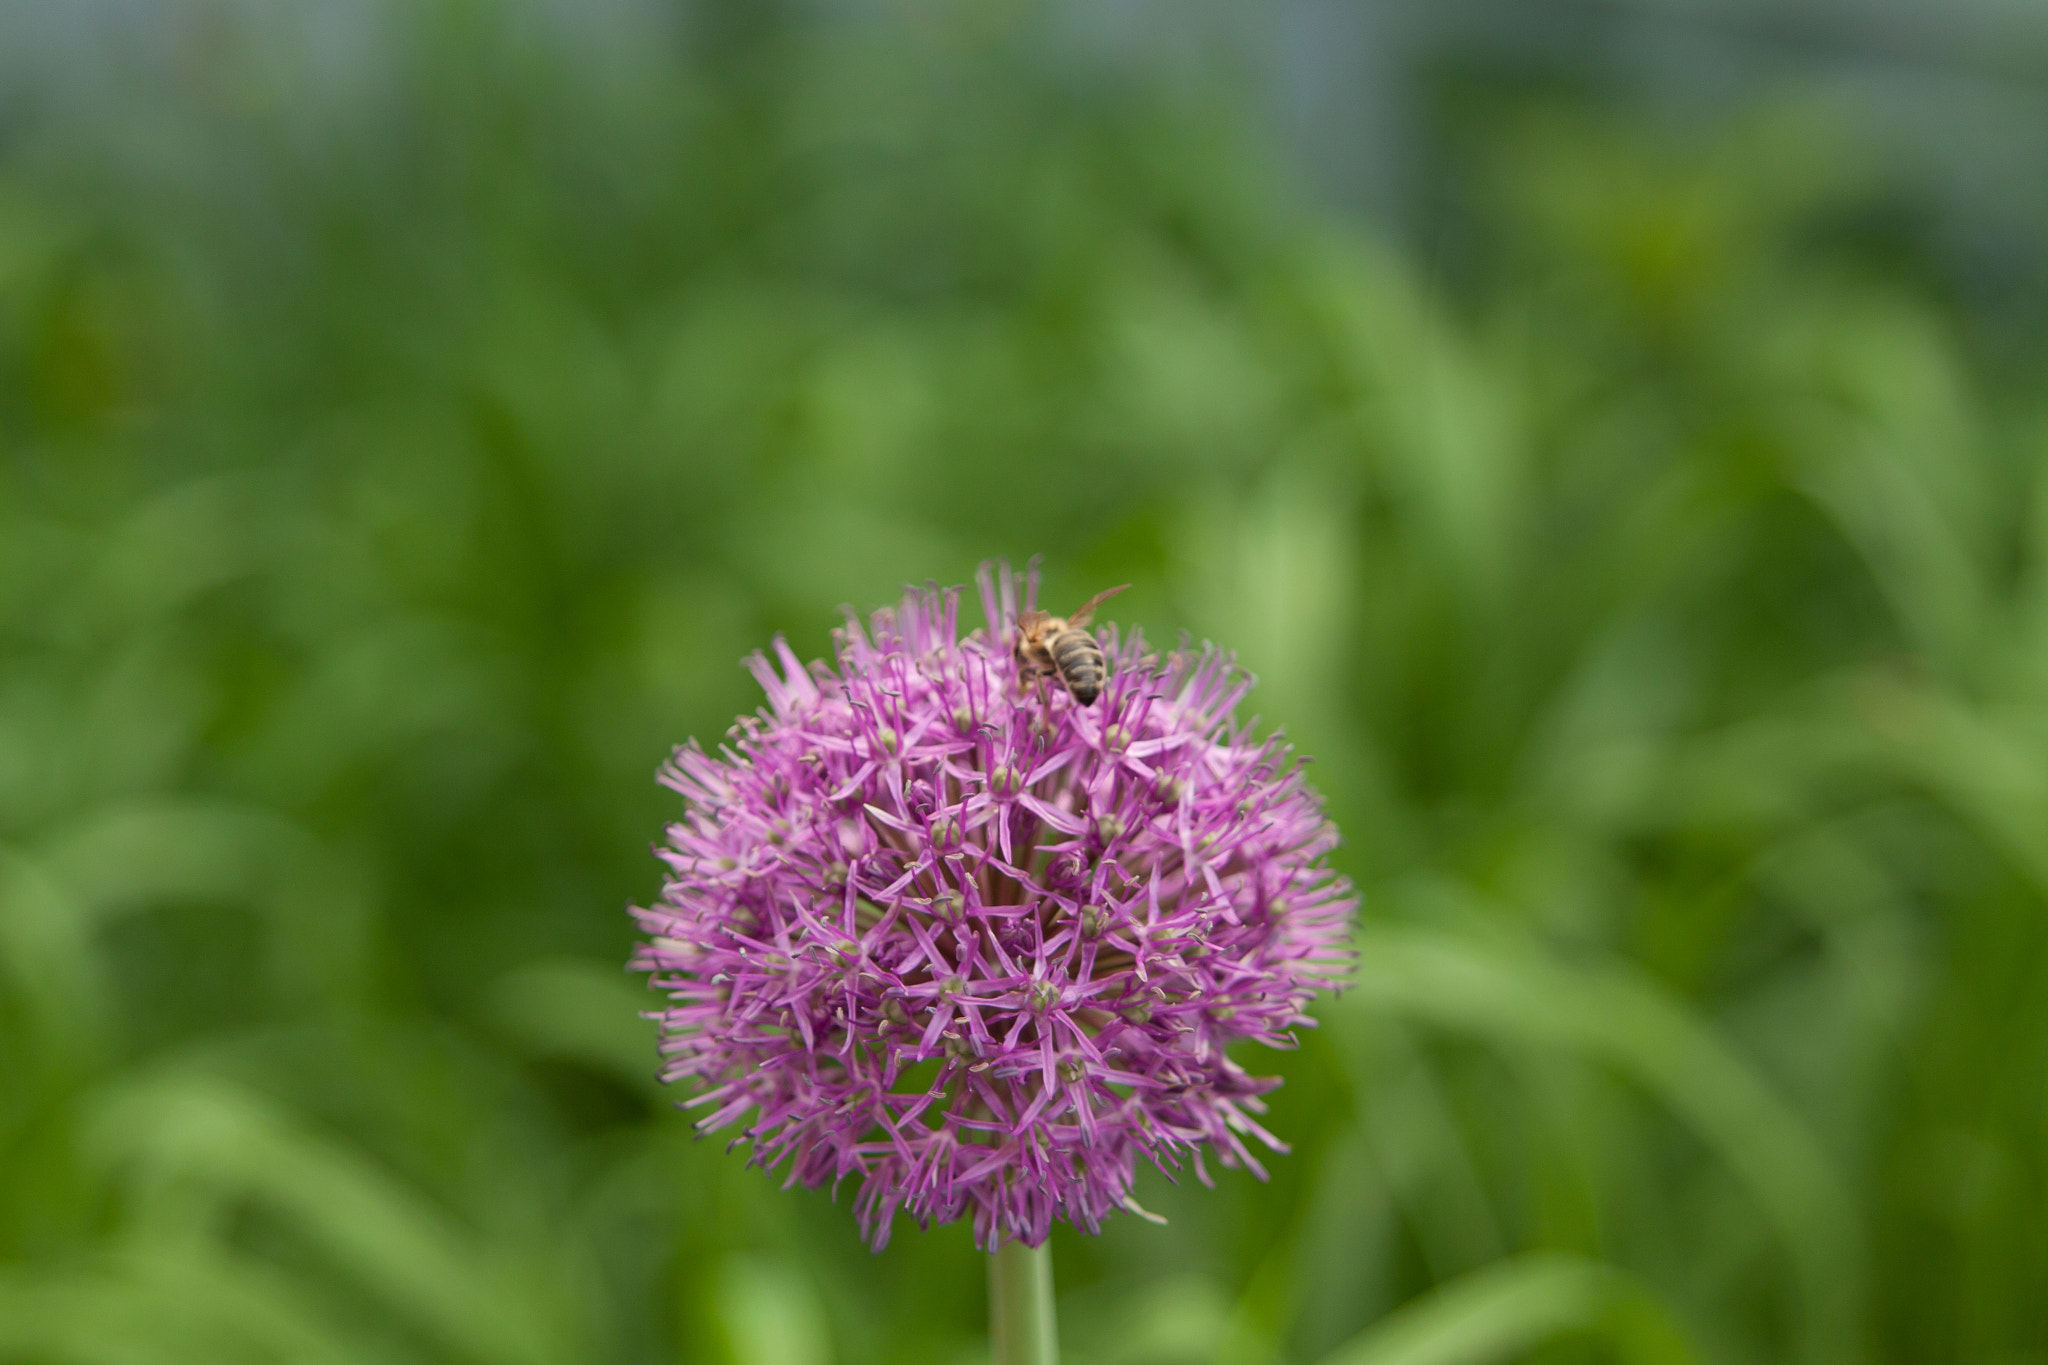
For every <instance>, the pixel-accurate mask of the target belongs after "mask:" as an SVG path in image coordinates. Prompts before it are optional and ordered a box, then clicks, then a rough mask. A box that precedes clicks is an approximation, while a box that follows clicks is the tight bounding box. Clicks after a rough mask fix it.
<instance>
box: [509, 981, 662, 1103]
mask: <svg viewBox="0 0 2048 1365" xmlns="http://www.w3.org/2000/svg"><path fill="white" fill-rule="evenodd" d="M662 1004H663V997H662V996H661V995H659V994H658V993H655V992H652V991H650V990H648V989H647V982H646V979H645V978H644V977H641V976H638V975H634V976H628V975H626V973H625V972H624V971H623V970H622V969H621V968H620V966H619V965H618V964H617V963H611V962H604V963H600V962H591V961H588V960H585V959H580V958H553V959H549V960H547V961H543V962H534V963H529V964H528V965H526V966H524V967H519V968H515V969H514V970H512V971H510V972H507V973H506V974H505V975H503V976H501V977H499V978H498V979H497V980H496V981H495V982H493V983H492V984H491V992H490V1016H491V1021H492V1022H493V1023H494V1024H496V1025H497V1026H498V1027H499V1028H501V1029H503V1030H504V1031H505V1032H506V1033H507V1034H509V1035H510V1036H512V1037H514V1038H516V1039H518V1040H519V1042H520V1044H521V1046H522V1047H524V1048H525V1049H526V1050H527V1051H529V1052H531V1053H532V1054H533V1055H535V1056H539V1057H559V1058H562V1059H564V1060H567V1061H574V1062H581V1063H582V1064H584V1065H585V1066H590V1067H594V1068H596V1069H597V1070H600V1071H603V1072H605V1073H607V1074H609V1075H611V1076H613V1077H614V1078H616V1079H618V1080H620V1081H623V1082H624V1083H625V1084H627V1085H630V1086H632V1087H633V1088H634V1089H636V1090H640V1091H643V1092H645V1093H647V1094H650V1095H662V1094H663V1093H664V1092H663V1090H662V1088H661V1085H660V1084H659V1082H658V1081H657V1079H656V1074H657V1072H658V1070H659V1061H660V1057H659V1054H658V1052H657V1050H656V1046H655V1039H656V1028H655V1025H654V1024H653V1023H652V1022H650V1021H649V1020H646V1019H643V1018H641V1017H640V1015H641V1013H642V1012H643V1011H647V1010H654V1009H659V1008H661V1006H662ZM669 1098H673V1096H669Z"/></svg>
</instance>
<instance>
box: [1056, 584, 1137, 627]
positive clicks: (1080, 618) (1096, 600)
mask: <svg viewBox="0 0 2048 1365" xmlns="http://www.w3.org/2000/svg"><path fill="white" fill-rule="evenodd" d="M1130 586H1131V585H1130V584H1128V583H1119V584H1117V585H1116V586H1115V587H1113V588H1104V589H1103V590H1102V591H1101V592H1099V593H1096V594H1095V596H1093V597H1091V598H1089V599H1088V600H1087V601H1086V602H1083V603H1082V604H1081V609H1080V610H1079V611H1077V612H1075V613H1074V614H1073V615H1072V616H1069V617H1068V618H1067V624H1068V625H1070V626H1085V625H1087V624H1088V621H1089V618H1090V617H1092V616H1094V615H1095V609H1096V608H1097V607H1099V606H1101V605H1102V604H1103V603H1104V602H1107V601H1108V600H1109V599H1110V598H1112V597H1114V596H1116V595H1117V594H1118V593H1120V592H1122V591H1123V590H1124V589H1125V588H1128V587H1130Z"/></svg>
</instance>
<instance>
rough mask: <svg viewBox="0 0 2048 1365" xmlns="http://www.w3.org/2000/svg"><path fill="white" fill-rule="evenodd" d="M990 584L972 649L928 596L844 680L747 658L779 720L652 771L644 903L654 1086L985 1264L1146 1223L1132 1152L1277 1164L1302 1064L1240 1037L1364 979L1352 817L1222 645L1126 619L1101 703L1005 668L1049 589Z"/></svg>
mask: <svg viewBox="0 0 2048 1365" xmlns="http://www.w3.org/2000/svg"><path fill="white" fill-rule="evenodd" d="M978 578H979V583H980V588H981V598H982V608H983V612H984V614H985V615H986V617H987V625H986V627H985V628H983V629H981V630H977V631H975V632H973V633H972V634H970V635H968V636H967V637H966V638H965V639H961V638H959V636H958V630H957V626H956V617H957V614H958V607H959V594H958V592H957V591H951V590H949V591H944V592H941V591H939V590H937V589H935V588H928V589H924V590H914V591H912V592H910V593H909V594H908V595H907V596H906V597H905V598H904V600H903V602H902V604H901V605H900V606H898V607H896V608H895V609H893V610H884V611H880V612H877V613H876V614H875V616H874V617H873V620H872V622H871V624H870V626H869V627H868V629H866V630H863V629H862V626H861V623H860V621H859V620H858V619H857V618H855V617H854V616H853V615H852V614H851V613H849V615H848V619H847V624H846V627H845V628H844V629H843V630H841V631H837V632H835V641H836V645H837V654H838V659H837V667H836V669H835V668H833V667H830V666H827V665H824V664H813V665H811V666H810V667H808V668H806V667H805V666H804V665H803V664H802V663H801V662H800V661H799V660H798V659H797V657H796V656H795V654H794V653H792V652H791V650H790V649H789V647H788V646H787V645H786V644H784V643H783V642H782V641H781V640H780V639H778V640H776V642H775V652H776V656H777V659H778V660H779V666H778V664H776V663H771V662H770V661H769V660H767V659H766V658H765V657H762V656H759V655H757V656H755V658H754V659H753V660H752V661H751V666H752V668H753V671H754V674H755V676H756V677H758V678H759V679H760V681H761V685H762V687H763V688H764V689H765V690H766V691H767V694H768V705H767V707H766V708H764V709H763V710H762V711H761V712H760V713H759V714H758V715H755V716H751V717H745V718H743V719H741V720H740V721H739V723H738V724H737V725H735V726H734V727H733V729H732V731H730V732H729V739H730V741H731V742H730V744H729V745H728V746H726V747H723V748H721V749H720V751H719V754H718V755H717V756H716V757H714V756H712V755H710V754H706V753H705V752H703V751H702V750H701V749H699V748H698V747H697V746H696V745H695V744H690V745H686V746H684V747H683V748H681V749H679V750H677V751H676V754H675V756H674V758H673V760H672V761H671V762H670V763H669V764H668V765H667V766H666V767H665V768H664V769H663V771H662V780H663V781H664V782H665V783H666V784H667V785H669V786H671V787H673V788H675V789H676V790H677V791H679V792H681V793H682V794H683V796H684V798H685V799H686V801H687V811H686V813H685V815H684V818H683V819H682V820H681V822H679V823H677V824H675V825H672V826H670V827H669V830H668V842H667V846H666V847H664V848H662V849H661V850H659V853H660V857H661V858H662V860H663V861H664V862H665V863H666V864H667V865H668V878H667V881H666V883H665V885H664V886H663V888H662V893H661V897H660V899H659V900H658V901H657V902H656V903H655V904H654V905H653V906H651V907H649V908H647V909H636V910H635V911H634V914H635V916H636V917H637V918H638V920H639V922H640V924H641V926H642V928H643V929H644V930H645V931H646V932H647V934H648V935H649V936H650V938H649V941H648V942H646V943H645V944H643V945H642V946H641V948H640V949H639V952H638V954H637V956H636V958H635V965H636V966H637V967H640V968H642V969H644V970H647V971H650V972H652V973H653V974H654V976H653V984H654V985H655V986H656V987H658V988H659V989H661V990H663V991H666V992H667V994H668V997H669V1002H670V1004H669V1008H668V1009H666V1010H665V1011H661V1012H659V1013H657V1014H656V1015H655V1016H654V1017H656V1018H658V1019H660V1021H661V1024H662V1033H663V1041H662V1050H663V1052H664V1054H665V1055H666V1057H667V1065H666V1067H665V1068H664V1072H663V1078H664V1079H666V1080H683V1081H689V1082H692V1083H694V1084H695V1086H696V1087H698V1093H696V1094H695V1095H694V1097H693V1098H691V1099H690V1100H689V1101H688V1102H687V1107H695V1108H702V1109H704V1110H706V1111H708V1112H706V1113H705V1114H704V1116H703V1117H702V1118H701V1119H700V1120H699V1122H698V1126H699V1128H700V1129H702V1130H706V1131H708V1130H712V1129H717V1128H723V1127H726V1126H727V1125H731V1124H736V1123H742V1122H744V1124H745V1127H744V1128H743V1130H742V1131H741V1133H740V1136H739V1137H738V1138H736V1139H735V1142H736V1143H737V1142H739V1141H742V1140H751V1141H752V1143H753V1154H752V1160H753V1162H754V1163H755V1164H759V1165H763V1166H769V1167H774V1166H777V1165H780V1164H781V1163H783V1162H787V1163H788V1182H787V1183H794V1182H797V1181H801V1182H803V1183H804V1184H805V1185H811V1186H815V1185H818V1184H820V1183H823V1182H825V1181H832V1182H834V1183H835V1185H836V1183H837V1182H839V1181H842V1180H844V1179H846V1178H848V1177H853V1178H855V1179H857V1180H858V1181H859V1182H860V1193H859V1197H858V1199H857V1200H856V1202H855V1209H856V1212H857V1214H858V1216H859V1219H860V1223H861V1228H862V1231H863V1233H864V1234H865V1235H866V1236H867V1237H869V1239H870V1240H871V1241H872V1242H873V1244H874V1246H875V1247H876V1248H877V1249H878V1250H879V1249H880V1248H881V1247H882V1246H883V1245H884V1244H886V1243H887V1241H888V1238H889V1230H890V1224H891V1222H892V1220H893V1218H894V1215H895V1213H896V1211H897V1210H898V1209H899V1208H901V1209H903V1210H905V1211H907V1212H908V1213H909V1214H910V1215H912V1216H913V1217H914V1218H915V1219H916V1220H917V1221H918V1222H919V1223H920V1224H921V1225H923V1226H926V1227H929V1226H930V1225H931V1224H933V1223H934V1222H947V1221H951V1220H953V1219H956V1218H960V1217H962V1216H965V1215H967V1214H970V1213H971V1214H972V1215H973V1218H974V1228H975V1238H976V1241H977V1243H979V1244H980V1245H982V1246H984V1247H986V1248H989V1249H991V1250H992V1249H994V1248H995V1247H996V1246H997V1245H998V1244H999V1243H1000V1242H1002V1241H1004V1240H1010V1239H1013V1240H1016V1241H1020V1242H1024V1243H1027V1244H1029V1245H1033V1246H1036V1245H1038V1244H1039V1243H1041V1242H1043V1241H1044V1240H1045V1237H1046V1234H1047V1232H1048V1231H1049V1230H1050V1228H1051V1224H1052V1221H1053V1219H1055V1218H1065V1219H1067V1220H1069V1221H1070V1222H1073V1223H1075V1224H1077V1225H1078V1226H1080V1227H1083V1228H1086V1229H1088V1230H1089V1231H1091V1232H1092V1231H1095V1230H1097V1229H1098V1228H1099V1227H1100V1225H1101V1222H1102V1219H1103V1218H1104V1217H1105V1216H1106V1215H1107V1214H1109V1213H1110V1212H1112V1211H1113V1210H1115V1209H1117V1208H1119V1207H1125V1208H1131V1209H1133V1210H1136V1211H1138V1212H1140V1213H1142V1212H1143V1211H1142V1210H1138V1209H1137V1206H1136V1205H1135V1204H1134V1203H1133V1202H1132V1199H1131V1182H1132V1179H1133V1177H1134V1175H1135V1172H1136V1166H1137V1161H1138V1158H1139V1157H1141V1156H1142V1157H1144V1158H1146V1159H1148V1160H1150V1161H1152V1162H1154V1163H1155V1164H1159V1165H1160V1166H1162V1167H1163V1168H1164V1169H1166V1170H1167V1171H1168V1173H1169V1174H1171V1173H1173V1172H1175V1171H1177V1170H1178V1169H1179V1167H1180V1165H1181V1162H1182V1161H1183V1160H1184V1159H1191V1160H1192V1163H1193V1165H1194V1169H1195V1173H1196V1175H1197V1176H1198V1177H1199V1178H1201V1179H1202V1180H1203V1181H1204V1183H1208V1181H1209V1174H1208V1171H1207V1170H1206V1169H1205V1167H1204V1165H1203V1150H1204V1148H1205V1147H1206V1148H1207V1149H1208V1150H1209V1151H1210V1152H1212V1153H1213V1154H1214V1156H1215V1157H1216V1158H1217V1159H1218V1160H1219V1161H1220V1162H1221V1163H1222V1164H1223V1165H1225V1166H1240V1165H1241V1166H1245V1167H1248V1168H1250V1169H1251V1170H1252V1171H1253V1172H1255V1173H1257V1174H1259V1175H1261V1176H1263V1175H1264V1171H1263V1170H1262V1169H1261V1168H1260V1166H1259V1163H1258V1161H1257V1160H1256V1158H1255V1157H1254V1156H1253V1154H1252V1151H1251V1149H1250V1147H1249V1146H1248V1144H1247V1142H1246V1139H1247V1138H1253V1139H1257V1141H1258V1142H1260V1143H1262V1144H1264V1145H1265V1146H1267V1147H1269V1148H1272V1149H1274V1150H1276V1151H1278V1150H1285V1149H1284V1147H1283V1146H1282V1145H1281V1143H1280V1142H1279V1141H1278V1140H1277V1139H1275V1138H1274V1137H1273V1136H1272V1135H1270V1134H1269V1133H1267V1132H1266V1131H1265V1130H1264V1129H1263V1128H1261V1127H1260V1126H1259V1124H1258V1123H1257V1122H1256V1121H1255V1120H1254V1119H1253V1118H1252V1117H1251V1116H1252V1115H1253V1114H1256V1113H1260V1112H1263V1110H1264V1107H1265V1106H1264V1104H1263V1102H1262V1101H1261V1100H1260V1098H1259V1097H1260V1096H1261V1095H1262V1094H1264V1093H1265V1092H1267V1091H1268V1090H1270V1089H1272V1088H1273V1087H1274V1086H1275V1085H1277V1084H1278V1083H1279V1082H1278V1081H1277V1080H1273V1079H1266V1078H1260V1077H1256V1076H1252V1075H1250V1074H1248V1073H1247V1072H1246V1071H1245V1070H1244V1068H1243V1067H1241V1066H1239V1065H1238V1064H1237V1063H1236V1062H1234V1061H1232V1060H1231V1059H1230V1058H1229V1057H1228V1056H1227V1055H1225V1049H1226V1048H1227V1047H1228V1046H1229V1045H1230V1044H1231V1043H1233V1042H1236V1041H1238V1040H1239V1039H1245V1038H1250V1039H1257V1040H1258V1041H1260V1042H1262V1043H1266V1044H1269V1045H1272V1046H1276V1047H1284V1046H1289V1045H1291V1044H1292V1043H1293V1041H1294V1038H1293V1030H1295V1029H1297V1028H1300V1027H1304V1026H1308V1025H1310V1024H1311V1023H1312V1022H1313V1021H1311V1020H1310V1019H1309V1018H1308V1017H1307V1016H1306V1015H1305V1014H1304V1009H1305V1007H1306V1006H1307V1005H1308V1003H1309V1001H1310V999H1311V998H1312V997H1313V996H1314V994H1315V993H1316V992H1317V991H1318V990H1320V989H1324V988H1326V987H1331V986H1334V985H1336V984H1337V983H1338V982H1339V980H1340V979H1341V977H1342V975H1343V974H1344V972H1345V970H1346V968H1347V966H1348V963H1349V957H1348V954H1347V952H1346V949H1345V947H1344V944H1345V939H1346V933H1347V929H1348V925H1349V921H1350V919H1351V916H1352V914H1353V912H1354V910H1355V909H1356V904H1357V903H1356V899H1355V897H1354V896H1353V895H1352V893H1351V889H1350V887H1349V885H1348V884H1347V883H1346V882H1345V881H1344V880H1343V879H1341V878H1339V877H1337V876H1335V875H1334V874H1333V873H1331V872H1330V871H1329V870H1328V869H1327V868H1326V867H1325V866H1324V859H1325V857H1326V855H1327V854H1328V853H1329V851H1330V850H1331V849H1332V848H1333V847H1334V846H1335V844H1336V842H1337V837H1336V833H1335V831H1334V829H1333V828H1332V827H1331V826H1330V824H1329V823H1328V822H1327V821H1326V820H1325V819H1324V818H1323V814H1322V807H1321V802H1320V801H1319V800H1318V798H1317V797H1316V795H1315V793H1314V792H1312V791H1311V790H1310V789H1309V788H1308V786H1307V785H1306V784H1305V783H1304V782H1303V781H1302V778H1301V775H1300V771H1299V769H1298V767H1297V765H1296V764H1295V763H1294V762H1293V761H1292V759H1291V756H1290V753H1289V750H1288V749H1287V747H1286V746H1285V745H1284V744H1283V743H1282V742H1280V741H1279V740H1278V739H1277V738H1266V739H1256V738H1253V737H1252V736H1250V735H1249V734H1247V733H1246V732H1245V731H1244V730H1242V729H1240V727H1239V725H1238V723H1237V721H1236V720H1235V719H1234V715H1233V713H1234V709H1235V707H1236V706H1237V704H1238V702H1239V701H1241V700H1242V699H1243V697H1244V695H1245V693H1246V691H1247V690H1248V689H1249V688H1250V686H1251V680H1250V679H1249V678H1248V677H1247V676H1246V675H1245V674H1244V673H1243V672H1242V671H1240V670H1239V669H1238V668H1237V667H1236V666H1235V664H1234V663H1233V662H1232V660H1231V659H1230V658H1229V657H1228V656H1226V655H1223V654H1220V653H1218V652H1217V651H1216V650H1214V649H1213V648H1211V647H1208V646H1204V647H1202V648H1201V649H1198V650H1193V649H1188V648H1185V647H1183V648H1182V649H1180V650H1178V651H1176V652H1173V653H1171V654H1168V655H1165V656H1164V657H1161V656H1157V655H1154V654H1151V653H1148V652H1147V651H1146V649H1145V646H1144V643H1143V641H1142V639H1141V638H1140V637H1139V635H1138V633H1137V632H1135V631H1133V632H1131V633H1130V634H1129V635H1128V636H1120V635H1119V634H1118V633H1117V632H1116V631H1115V630H1114V629H1113V628H1106V629H1104V630H1102V631H1101V632H1099V634H1098V636H1097V638H1098V640H1099V642H1100V644H1101V646H1102V648H1103V651H1104V654H1105V656H1106V658H1107V661H1108V664H1109V677H1108V681H1107V684H1106V686H1105V687H1104V689H1103V691H1102V695H1101V697H1100V698H1099V700H1098V701H1097V702H1096V703H1095V704H1094V705H1092V706H1082V705H1079V704H1077V703H1076V702H1075V700H1074V699H1073V697H1072V696H1071V695H1070V694H1069V693H1068V692H1067V690H1066V689H1065V688H1064V687H1062V686H1061V685H1060V682H1059V680H1058V679H1057V678H1056V677H1055V678H1049V679H1048V678H1042V677H1036V676H1032V675H1031V674H1030V672H1029V670H1020V668H1019V666H1018V664H1017V662H1016V660H1015V658H1014V657H1013V653H1012V650H1013V647H1014V644H1015V632H1016V619H1017V615H1018V611H1019V603H1018V601H1017V598H1018V595H1019V589H1020V587H1021V589H1022V595H1023V597H1024V601H1023V603H1022V608H1023V609H1024V610H1027V611H1028V610H1030V609H1031V608H1033V607H1034V606H1035V605H1036V603H1035V597H1036V588H1037V584H1036V575H1035V574H1034V575H1032V576H1031V577H1030V579H1029V580H1028V581H1027V582H1025V583H1022V584H1019V583H1018V582H1017V580H1016V579H1015V578H1014V577H1013V576H1012V574H1011V573H1010V571H1009V569H1008V568H1007V567H1006V566H1005V567H1002V568H1000V569H999V570H995V571H992V570H991V569H990V568H988V567H987V566H984V568H983V569H982V571H981V573H980V574H979V575H978Z"/></svg>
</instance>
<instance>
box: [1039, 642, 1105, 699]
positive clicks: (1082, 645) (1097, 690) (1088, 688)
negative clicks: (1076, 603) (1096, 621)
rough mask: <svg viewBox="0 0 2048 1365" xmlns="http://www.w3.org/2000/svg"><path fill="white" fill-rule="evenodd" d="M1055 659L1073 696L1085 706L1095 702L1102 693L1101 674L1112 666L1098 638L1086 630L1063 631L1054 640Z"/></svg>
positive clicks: (1056, 666) (1055, 665)
mask: <svg viewBox="0 0 2048 1365" xmlns="http://www.w3.org/2000/svg"><path fill="white" fill-rule="evenodd" d="M1052 662H1053V667H1055V668H1057V669H1058V670H1059V674H1060V681H1061V682H1063V683H1065V684H1066V685H1067V691H1069V692H1071V693H1073V694H1074V700H1075V701H1077V702H1079V703H1081V705H1083V706H1092V705H1094V704H1095V699H1096V698H1097V697H1098V696H1100V695H1102V677H1103V674H1104V673H1105V672H1107V671H1108V668H1109V665H1108V662H1107V661H1106V660H1104V658H1103V657H1102V647H1101V646H1100V645H1098V644H1096V643H1095V638H1094V637H1093V636H1091V635H1090V634H1089V633H1088V632H1087V631H1085V630H1065V631H1062V632H1061V633H1060V635H1059V637H1058V638H1057V639H1055V640H1054V641H1053V642H1052Z"/></svg>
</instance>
